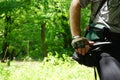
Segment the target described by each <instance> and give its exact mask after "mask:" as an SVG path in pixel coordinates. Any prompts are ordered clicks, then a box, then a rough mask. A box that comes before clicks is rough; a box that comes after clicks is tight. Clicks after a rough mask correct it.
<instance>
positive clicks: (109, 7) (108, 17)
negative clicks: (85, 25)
mask: <svg viewBox="0 0 120 80" xmlns="http://www.w3.org/2000/svg"><path fill="white" fill-rule="evenodd" d="M101 1H102V0H80V4H81V7H82V8H85V7H86V6H87V5H88V4H91V19H92V20H93V22H94V23H103V24H105V25H107V27H108V28H109V29H110V31H111V32H115V33H120V0H106V2H105V3H104V4H103V6H102V8H101V9H100V11H99V12H98V14H97V15H96V17H94V15H95V13H96V11H97V9H98V7H99V5H100V3H101Z"/></svg>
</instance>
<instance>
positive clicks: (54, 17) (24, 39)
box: [0, 0, 89, 59]
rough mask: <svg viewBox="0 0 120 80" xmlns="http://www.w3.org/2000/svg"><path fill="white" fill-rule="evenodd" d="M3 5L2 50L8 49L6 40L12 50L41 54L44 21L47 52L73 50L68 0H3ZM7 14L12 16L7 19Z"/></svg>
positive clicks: (0, 22)
mask: <svg viewBox="0 0 120 80" xmlns="http://www.w3.org/2000/svg"><path fill="white" fill-rule="evenodd" d="M0 6H1V7H0V9H1V11H0V51H1V52H0V54H1V53H2V52H3V51H5V50H3V45H5V42H6V43H8V44H9V47H8V48H9V49H8V52H10V53H11V54H12V51H13V50H14V51H15V53H16V55H19V57H22V58H24V57H25V56H29V57H31V58H34V59H35V58H37V59H39V58H42V55H43V53H42V49H41V47H42V37H41V29H42V27H41V26H42V25H43V24H45V31H44V32H45V44H46V49H47V52H46V53H49V52H53V53H55V52H58V53H61V54H59V55H60V56H62V54H71V53H72V52H71V51H72V47H71V33H70V24H69V6H70V1H69V0H68V1H65V0H59V1H58V0H1V1H0ZM88 8H89V7H88ZM88 8H86V9H85V10H83V11H82V13H84V14H83V17H82V26H83V27H84V26H86V25H87V22H88V18H89V14H88V13H89V11H88ZM86 15H87V16H86ZM6 17H10V20H9V21H7V20H6ZM6 28H7V30H5V29H6ZM6 32H7V33H6ZM5 33H6V34H7V36H6V37H5V35H4V34H5Z"/></svg>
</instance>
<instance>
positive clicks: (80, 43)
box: [72, 37, 94, 55]
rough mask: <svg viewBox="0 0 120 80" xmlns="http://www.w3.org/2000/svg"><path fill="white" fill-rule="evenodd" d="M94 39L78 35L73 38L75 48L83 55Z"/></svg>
mask: <svg viewBox="0 0 120 80" xmlns="http://www.w3.org/2000/svg"><path fill="white" fill-rule="evenodd" d="M93 44H94V42H93V41H89V40H88V39H87V38H85V37H77V38H74V39H73V40H72V46H73V48H74V49H75V51H76V52H77V53H79V54H81V55H85V54H86V53H87V52H88V51H89V49H90V45H93Z"/></svg>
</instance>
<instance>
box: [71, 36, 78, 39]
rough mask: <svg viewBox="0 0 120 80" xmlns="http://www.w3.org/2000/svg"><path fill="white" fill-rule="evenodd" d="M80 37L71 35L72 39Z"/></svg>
mask: <svg viewBox="0 0 120 80" xmlns="http://www.w3.org/2000/svg"><path fill="white" fill-rule="evenodd" d="M76 38H80V36H79V35H78V36H73V37H72V39H76Z"/></svg>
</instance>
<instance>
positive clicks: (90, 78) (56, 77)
mask: <svg viewBox="0 0 120 80" xmlns="http://www.w3.org/2000/svg"><path fill="white" fill-rule="evenodd" d="M0 80H94V71H93V68H88V67H86V66H83V65H79V64H78V63H76V62H75V61H73V60H72V59H70V58H69V57H66V59H65V60H63V59H62V58H56V57H49V58H46V59H45V60H44V61H43V62H41V61H12V62H11V65H10V66H7V65H6V64H5V63H4V64H3V63H1V64H0Z"/></svg>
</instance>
